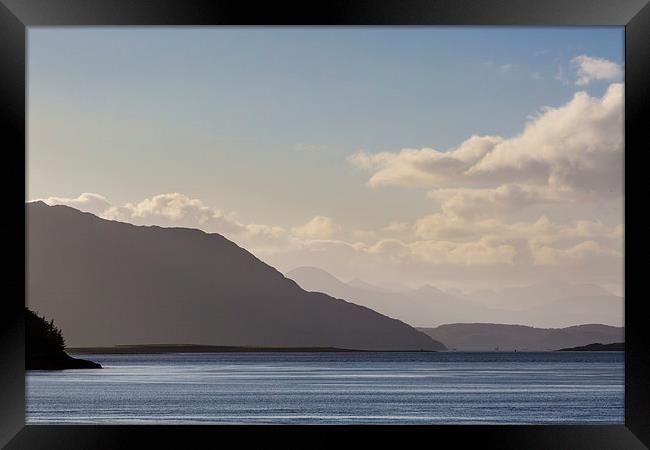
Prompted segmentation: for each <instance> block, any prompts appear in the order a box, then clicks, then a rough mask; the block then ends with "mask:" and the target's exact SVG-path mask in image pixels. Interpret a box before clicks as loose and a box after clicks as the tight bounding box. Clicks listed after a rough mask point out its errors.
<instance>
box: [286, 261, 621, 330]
mask: <svg viewBox="0 0 650 450" xmlns="http://www.w3.org/2000/svg"><path fill="white" fill-rule="evenodd" d="M286 275H287V277H289V278H291V279H292V280H294V281H296V282H297V283H298V284H299V285H300V286H301V287H302V288H303V289H306V290H308V291H315V292H323V293H326V294H330V295H333V296H335V297H342V298H345V299H348V300H350V301H352V302H354V303H358V304H359V305H364V306H367V307H368V308H372V309H374V310H375V311H378V312H380V313H382V314H386V315H388V316H390V317H395V318H396V319H399V320H402V321H404V322H406V323H408V324H410V325H413V326H418V327H432V326H438V325H442V324H445V323H474V322H476V323H503V324H524V325H527V326H533V327H540V328H562V327H568V326H572V325H575V324H580V323H602V324H605V325H610V326H622V325H623V305H624V304H623V299H622V298H620V297H616V296H614V295H612V294H610V293H609V292H607V291H605V290H604V289H602V288H600V287H599V286H595V285H587V284H576V285H571V284H563V283H560V284H551V283H548V284H537V285H530V286H522V287H513V288H504V289H502V290H499V291H498V292H495V291H481V292H475V293H473V294H470V295H464V294H462V293H460V292H458V291H456V292H455V293H452V292H449V291H447V292H445V291H442V290H440V289H438V288H436V287H434V286H430V285H425V286H422V287H420V288H418V289H411V290H406V291H401V292H388V291H383V292H382V291H381V290H379V289H378V288H375V287H373V286H370V287H367V286H364V284H363V283H359V282H356V281H355V283H354V285H352V284H351V283H344V282H342V281H341V280H339V279H338V278H336V277H334V276H333V275H331V274H329V273H328V272H326V271H324V270H322V269H319V268H316V267H299V268H297V269H294V270H292V271H290V272H287V274H286ZM366 284H367V283H366ZM493 305H496V306H493Z"/></svg>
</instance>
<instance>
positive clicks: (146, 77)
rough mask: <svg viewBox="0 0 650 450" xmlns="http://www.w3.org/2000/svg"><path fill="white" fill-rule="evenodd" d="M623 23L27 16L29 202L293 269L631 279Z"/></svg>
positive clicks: (462, 278) (526, 279) (436, 278)
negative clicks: (232, 24)
mask: <svg viewBox="0 0 650 450" xmlns="http://www.w3.org/2000/svg"><path fill="white" fill-rule="evenodd" d="M623 57H624V31H623V28H622V27H606V28H599V27H588V28H587V27H584V28H521V27H508V28H504V27H501V28H496V27H472V28H465V27H375V28H369V27H294V28H291V27H237V28H227V27H226V28H224V27H220V28H216V27H187V28H182V27H178V28H165V27H146V28H137V27H135V28H129V27H126V28H124V27H122V28H111V27H102V28H99V27H97V28H95V27H82V28H81V27H80V28H40V27H37V28H29V29H28V149H27V192H28V194H27V200H28V201H31V200H36V199H42V200H44V201H46V202H48V203H50V204H67V205H70V206H73V207H75V208H78V209H81V210H84V211H89V212H92V213H95V214H97V215H100V216H102V217H105V218H109V219H114V220H121V221H126V222H131V223H136V224H158V225H162V226H187V227H192V228H200V229H203V230H205V231H207V232H217V233H221V234H223V235H225V236H226V237H228V238H229V239H231V240H233V241H235V242H236V243H238V244H239V245H241V246H242V247H244V248H246V249H247V250H249V251H251V252H252V253H254V254H255V255H256V256H258V257H259V258H260V259H262V260H263V261H265V262H267V263H269V264H271V265H273V266H275V267H276V268H278V269H279V270H281V271H283V272H286V271H289V270H291V269H293V268H295V267H299V266H316V267H320V268H323V269H325V270H327V271H328V272H330V273H332V274H334V275H335V276H337V277H339V278H341V279H343V280H349V279H352V278H362V279H364V280H367V281H369V282H379V281H382V282H391V283H399V284H403V285H408V286H417V285H421V284H433V285H437V286H442V287H454V288H459V289H462V290H470V289H477V288H483V287H499V286H517V285H525V284H533V283H539V282H548V283H554V282H558V283H559V282H575V283H593V284H598V285H600V286H603V287H605V288H606V289H608V290H610V291H612V292H614V293H617V294H620V293H621V292H622V283H623V238H624V233H623V209H622V208H623V189H622V176H623V164H622V162H623V89H624V85H623V73H624V67H623V62H624V61H623Z"/></svg>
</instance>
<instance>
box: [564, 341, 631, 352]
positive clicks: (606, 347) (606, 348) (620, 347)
mask: <svg viewBox="0 0 650 450" xmlns="http://www.w3.org/2000/svg"><path fill="white" fill-rule="evenodd" d="M558 351H559V352H622V351H625V342H613V343H611V344H601V343H595V344H589V345H583V346H581V347H571V348H561V349H560V350H558Z"/></svg>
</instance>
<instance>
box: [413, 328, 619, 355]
mask: <svg viewBox="0 0 650 450" xmlns="http://www.w3.org/2000/svg"><path fill="white" fill-rule="evenodd" d="M420 330H421V331H423V332H425V333H427V334H428V335H429V336H431V337H432V338H433V339H435V340H438V341H440V342H442V343H443V344H445V345H446V346H447V348H449V349H451V350H459V351H491V350H495V349H496V348H497V347H498V349H499V350H502V351H513V350H520V351H522V350H529V351H546V350H558V349H561V348H566V347H576V346H581V345H587V344H591V343H593V342H601V343H605V344H609V343H613V342H622V341H623V340H624V338H625V330H624V328H617V327H610V326H607V325H577V326H572V327H567V328H533V327H527V326H523V325H500V324H491V323H455V324H448V325H442V326H439V327H437V328H420Z"/></svg>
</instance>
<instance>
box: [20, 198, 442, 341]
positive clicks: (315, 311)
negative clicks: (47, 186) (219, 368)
mask: <svg viewBox="0 0 650 450" xmlns="http://www.w3.org/2000/svg"><path fill="white" fill-rule="evenodd" d="M26 214H27V217H26V219H27V220H26V222H27V246H26V247H27V248H26V255H27V303H28V305H29V306H30V307H31V308H34V309H37V310H39V311H40V312H42V313H44V314H46V315H47V316H49V317H53V318H54V319H55V320H56V322H57V324H59V325H60V326H61V328H62V329H64V330H66V339H67V340H68V343H69V344H70V346H75V347H85V346H112V345H117V344H153V343H188V344H204V345H222V346H266V347H337V348H346V349H362V350H441V349H444V346H442V345H441V344H440V343H438V342H436V341H434V340H433V339H431V338H430V337H429V336H427V335H426V334H424V333H422V332H420V331H417V330H416V329H414V328H412V327H410V326H408V325H406V324H405V323H403V322H400V321H399V320H396V319H392V318H389V317H386V316H384V315H382V314H379V313H377V312H375V311H373V310H371V309H368V308H365V307H363V306H359V305H355V304H352V303H349V302H347V301H344V300H340V299H335V298H332V297H331V296H329V295H326V294H322V293H309V292H306V291H304V290H302V289H301V288H300V287H299V286H298V285H297V284H296V283H295V282H293V281H292V280H289V279H288V278H286V277H285V276H284V275H282V274H281V273H280V272H278V271H277V270H275V269H274V268H273V267H271V266H269V265H267V264H264V263H263V262H261V261H260V260H258V259H257V258H256V257H255V256H253V255H252V254H251V253H249V252H248V251H246V250H244V249H242V248H241V247H238V246H237V245H236V244H234V243H233V242H231V241H229V240H227V239H226V238H224V237H223V236H221V235H219V234H207V233H204V232H202V231H200V230H195V229H188V228H162V227H157V226H135V225H131V224H127V223H122V222H116V221H110V220H104V219H100V218H99V217H97V216H94V215H92V214H90V213H83V212H81V211H78V210H76V209H73V208H70V207H67V206H48V205H46V204H45V203H43V202H34V203H28V204H27V205H26Z"/></svg>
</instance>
